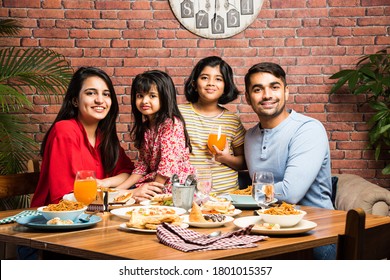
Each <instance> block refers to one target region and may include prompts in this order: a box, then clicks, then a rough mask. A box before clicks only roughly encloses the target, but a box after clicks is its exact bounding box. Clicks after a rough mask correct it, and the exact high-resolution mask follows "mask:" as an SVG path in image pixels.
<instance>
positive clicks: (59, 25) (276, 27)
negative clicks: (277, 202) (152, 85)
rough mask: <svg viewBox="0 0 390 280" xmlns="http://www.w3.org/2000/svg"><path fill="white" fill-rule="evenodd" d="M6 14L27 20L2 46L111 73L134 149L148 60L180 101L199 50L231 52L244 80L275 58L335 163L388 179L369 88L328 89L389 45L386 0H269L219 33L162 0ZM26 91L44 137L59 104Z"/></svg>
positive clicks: (49, 5) (23, 4) (11, 5)
mask: <svg viewBox="0 0 390 280" xmlns="http://www.w3.org/2000/svg"><path fill="white" fill-rule="evenodd" d="M178 1H179V0H178ZM8 17H11V18H15V19H18V20H19V21H20V22H21V23H22V25H23V26H24V28H23V30H22V32H20V34H19V35H18V36H13V37H8V38H1V42H0V47H4V46H22V47H48V48H51V49H53V50H56V51H58V52H60V53H62V54H63V55H64V56H65V57H66V58H67V59H69V61H70V63H71V65H72V66H73V67H74V68H75V69H76V68H77V67H79V66H96V67H100V68H103V69H104V70H105V71H107V72H108V73H109V74H110V75H111V76H112V79H113V81H114V84H115V85H116V90H117V93H118V98H119V102H120V107H121V114H120V117H119V121H118V132H119V137H120V139H121V141H122V145H123V147H124V148H125V149H126V150H127V151H128V154H129V156H130V157H131V158H133V159H136V157H137V152H136V150H135V149H134V147H133V145H132V143H131V142H130V141H129V135H128V130H129V127H130V125H131V123H130V121H131V117H130V109H131V108H130V98H129V93H130V85H131V79H132V78H133V77H134V75H136V74H138V73H140V72H143V71H145V70H147V69H152V68H157V69H161V70H164V71H167V72H168V73H169V74H170V75H171V76H172V77H173V79H174V81H175V83H176V84H177V87H178V91H179V96H178V100H179V102H184V100H185V99H184V96H183V83H184V80H185V78H186V77H187V76H188V75H189V73H190V71H191V69H192V67H193V66H194V65H195V64H196V62H197V61H198V60H199V59H200V58H203V57H205V56H209V55H218V56H221V57H223V58H224V59H226V61H227V62H228V63H229V64H230V65H231V66H232V67H233V69H234V72H235V80H236V82H237V84H238V87H239V88H240V90H244V86H243V76H244V75H245V73H246V71H247V69H248V68H249V67H250V66H251V65H253V64H254V63H257V62H260V61H273V62H276V63H279V64H281V65H282V66H283V67H284V69H285V70H286V72H287V76H288V83H289V85H290V92H291V93H292V94H291V96H290V100H289V103H290V104H289V106H290V108H293V109H295V110H296V111H298V112H302V113H305V114H307V115H310V116H312V117H314V118H317V119H319V120H320V121H322V122H323V123H324V125H325V127H326V129H327V131H328V135H329V139H330V147H331V151H332V160H333V161H332V168H333V172H335V173H338V172H341V173H354V174H358V175H361V176H363V177H365V178H367V179H369V180H370V181H372V182H374V183H377V184H379V185H381V186H383V187H387V188H390V180H389V177H388V176H387V177H386V176H384V175H382V174H381V169H382V168H383V167H384V166H385V163H386V158H382V159H381V160H380V161H375V160H374V156H373V151H370V150H366V149H365V147H366V145H367V129H368V126H367V125H366V120H367V119H368V118H369V116H370V110H369V108H368V107H367V106H360V105H359V104H360V103H361V102H363V101H364V97H362V96H359V97H355V96H352V95H350V94H348V93H344V94H338V95H332V96H329V94H328V93H329V89H330V87H331V84H332V83H333V82H334V81H332V80H329V76H330V75H331V74H333V73H335V72H337V71H338V70H340V69H342V68H347V67H353V65H354V64H355V63H356V61H357V59H358V58H359V57H360V56H361V55H363V54H371V53H374V52H376V51H378V50H380V49H383V48H386V47H389V46H390V36H389V31H390V27H389V26H390V2H389V0H328V1H326V0H294V1H285V0H265V1H264V4H263V7H262V10H261V12H260V14H259V16H258V18H257V20H256V21H255V22H254V23H253V24H251V25H250V26H249V27H248V29H246V30H245V31H244V32H242V33H240V34H237V35H235V36H234V37H231V38H228V39H219V40H210V39H203V38H200V37H197V36H195V35H194V34H192V33H191V32H189V31H187V30H186V29H184V28H183V27H182V26H180V24H179V22H178V21H177V20H176V18H175V16H174V15H173V13H172V12H171V9H170V6H169V4H168V1H166V0H157V1H144V0H122V1H119V0H118V1H103V0H100V1H99V0H95V1H93V0H91V1H88V0H83V1H81V0H0V18H8ZM29 97H30V98H32V99H33V101H34V104H35V107H34V110H33V112H31V113H30V114H29V117H30V118H31V133H32V135H33V137H35V139H36V140H37V141H38V142H40V141H41V140H42V138H43V135H44V133H45V131H46V130H47V129H48V127H49V126H50V124H51V122H52V121H53V119H54V117H55V115H56V113H57V112H58V109H59V105H58V104H51V105H48V104H47V102H46V101H45V100H44V99H43V98H42V97H41V96H38V95H35V94H30V95H29ZM228 108H229V109H231V110H233V111H235V112H237V113H238V114H239V115H240V118H241V120H242V121H243V123H244V125H245V126H246V127H247V128H248V127H251V126H253V125H254V124H255V123H256V122H257V117H256V115H255V114H254V113H252V111H251V108H250V107H249V106H248V105H247V104H246V102H245V98H244V96H243V95H240V97H239V99H238V100H236V101H235V102H233V103H231V104H229V105H228ZM387 160H388V158H387Z"/></svg>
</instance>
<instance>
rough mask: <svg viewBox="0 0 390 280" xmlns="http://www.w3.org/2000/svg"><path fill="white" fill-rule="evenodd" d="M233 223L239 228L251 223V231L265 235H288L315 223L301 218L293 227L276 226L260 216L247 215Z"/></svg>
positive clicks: (310, 228) (312, 226)
mask: <svg viewBox="0 0 390 280" xmlns="http://www.w3.org/2000/svg"><path fill="white" fill-rule="evenodd" d="M233 223H234V225H235V226H237V227H239V228H246V227H247V226H249V225H253V224H254V227H253V228H252V230H251V232H254V233H260V234H267V235H288V234H298V233H304V232H308V231H310V230H312V229H314V228H315V227H316V226H317V224H316V223H315V222H312V221H308V220H301V221H300V222H299V223H298V224H296V225H295V226H293V227H286V228H282V227H280V226H279V227H278V226H277V225H275V224H269V223H265V222H264V221H263V220H262V218H261V217H260V216H247V217H242V218H238V219H235V220H234V222H233Z"/></svg>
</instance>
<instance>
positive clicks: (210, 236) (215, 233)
mask: <svg viewBox="0 0 390 280" xmlns="http://www.w3.org/2000/svg"><path fill="white" fill-rule="evenodd" d="M221 233H222V232H221V231H219V230H218V231H213V232H212V233H210V234H208V235H202V236H199V237H195V238H194V239H192V240H197V239H201V238H212V237H217V236H220V235H221Z"/></svg>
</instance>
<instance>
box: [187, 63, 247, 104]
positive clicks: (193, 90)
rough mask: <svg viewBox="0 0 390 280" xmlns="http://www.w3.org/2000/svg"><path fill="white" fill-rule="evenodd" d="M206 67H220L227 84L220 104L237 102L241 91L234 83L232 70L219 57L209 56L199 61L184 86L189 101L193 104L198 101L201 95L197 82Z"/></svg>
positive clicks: (219, 101)
mask: <svg viewBox="0 0 390 280" xmlns="http://www.w3.org/2000/svg"><path fill="white" fill-rule="evenodd" d="M206 66H210V67H216V66H219V69H220V71H221V73H222V76H223V80H224V82H225V90H224V93H223V94H222V96H221V97H220V98H219V100H218V103H219V104H227V103H229V102H231V101H233V100H235V99H236V98H237V97H238V94H239V93H240V91H239V90H238V89H237V87H236V85H235V83H234V79H233V70H232V68H231V67H230V65H229V64H227V63H226V61H224V60H223V59H222V58H220V57H219V56H209V57H206V58H203V59H201V60H199V62H198V63H197V64H196V65H195V67H194V69H193V70H192V72H191V74H190V76H189V77H188V79H187V80H186V82H185V84H184V94H185V96H186V99H187V101H188V102H191V103H196V102H197V101H198V99H199V93H198V91H197V84H196V81H197V80H198V78H199V75H200V74H201V73H202V71H203V69H204V68H205V67H206Z"/></svg>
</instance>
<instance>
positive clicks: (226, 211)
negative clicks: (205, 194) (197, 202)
mask: <svg viewBox="0 0 390 280" xmlns="http://www.w3.org/2000/svg"><path fill="white" fill-rule="evenodd" d="M200 209H201V210H202V214H223V215H225V216H232V217H234V216H237V215H239V214H241V213H242V211H241V210H240V209H237V208H236V207H235V206H234V205H233V204H232V202H231V201H229V200H227V199H223V198H219V199H216V200H208V201H206V202H204V203H202V205H201V207H200Z"/></svg>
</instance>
